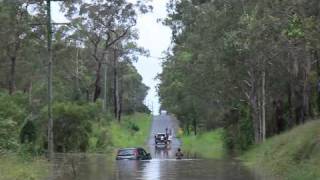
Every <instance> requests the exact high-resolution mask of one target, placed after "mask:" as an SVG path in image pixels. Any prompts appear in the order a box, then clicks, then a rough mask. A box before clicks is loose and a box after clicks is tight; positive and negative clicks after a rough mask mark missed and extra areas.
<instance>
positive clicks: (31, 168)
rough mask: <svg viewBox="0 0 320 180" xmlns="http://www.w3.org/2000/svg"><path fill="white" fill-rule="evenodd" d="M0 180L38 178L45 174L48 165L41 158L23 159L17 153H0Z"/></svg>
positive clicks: (35, 179)
mask: <svg viewBox="0 0 320 180" xmlns="http://www.w3.org/2000/svg"><path fill="white" fill-rule="evenodd" d="M0 162H1V163H0V180H40V179H43V178H45V177H46V176H47V174H48V165H47V163H46V162H45V160H42V159H36V158H33V159H30V160H28V161H27V160H23V159H21V158H20V157H19V156H17V155H13V154H3V155H0Z"/></svg>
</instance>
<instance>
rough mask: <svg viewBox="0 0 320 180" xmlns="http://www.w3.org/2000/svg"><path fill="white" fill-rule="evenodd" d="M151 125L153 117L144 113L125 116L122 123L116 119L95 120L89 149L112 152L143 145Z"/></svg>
mask: <svg viewBox="0 0 320 180" xmlns="http://www.w3.org/2000/svg"><path fill="white" fill-rule="evenodd" d="M150 127H151V117H150V115H148V114H143V113H135V114H131V115H127V116H124V117H123V120H122V121H121V122H120V123H119V122H116V120H113V121H108V122H106V121H100V122H95V123H93V125H92V133H91V134H90V141H89V142H90V149H89V150H90V151H91V152H112V151H113V150H115V149H117V148H123V147H138V146H142V145H144V144H145V141H146V140H147V137H149V132H150Z"/></svg>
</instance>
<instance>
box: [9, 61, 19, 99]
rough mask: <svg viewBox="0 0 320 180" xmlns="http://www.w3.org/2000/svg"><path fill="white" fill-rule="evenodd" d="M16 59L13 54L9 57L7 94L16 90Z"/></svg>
mask: <svg viewBox="0 0 320 180" xmlns="http://www.w3.org/2000/svg"><path fill="white" fill-rule="evenodd" d="M16 59H17V58H16V56H15V55H14V56H12V57H11V58H10V79H9V94H13V93H14V91H15V90H16Z"/></svg>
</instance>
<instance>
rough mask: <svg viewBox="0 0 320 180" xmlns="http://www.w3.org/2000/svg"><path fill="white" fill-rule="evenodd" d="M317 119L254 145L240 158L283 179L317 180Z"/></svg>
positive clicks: (319, 149) (319, 124)
mask: <svg viewBox="0 0 320 180" xmlns="http://www.w3.org/2000/svg"><path fill="white" fill-rule="evenodd" d="M319 133H320V121H319V120H317V121H314V122H309V123H307V124H305V125H301V126H299V127H296V128H294V129H292V130H290V131H289V132H286V133H284V134H281V135H278V136H274V137H272V138H270V139H268V140H267V141H266V142H265V143H262V144H260V145H256V147H254V148H252V149H251V150H250V151H248V152H246V153H245V154H244V155H243V156H242V157H241V159H242V160H244V161H245V162H246V163H247V165H248V166H250V167H252V168H254V169H255V168H257V169H258V170H259V169H260V170H261V169H262V170H266V171H267V172H268V173H270V174H272V175H275V176H280V177H281V178H282V179H292V180H295V179H296V180H298V179H310V180H311V179H319V178H320V173H319V167H320V143H319Z"/></svg>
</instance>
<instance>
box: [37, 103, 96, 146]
mask: <svg viewBox="0 0 320 180" xmlns="http://www.w3.org/2000/svg"><path fill="white" fill-rule="evenodd" d="M96 108H98V107H97V105H96V104H93V103H92V104H91V103H89V104H77V103H72V102H65V103H55V104H54V105H53V118H54V121H53V122H54V125H53V132H54V142H55V148H56V151H57V152H70V151H76V152H78V151H82V152H83V151H86V149H87V148H88V146H89V134H90V133H91V122H93V121H95V119H96V118H97V117H98V116H97V115H95V114H94V113H95V112H96ZM46 115H47V108H45V109H44V110H43V112H42V118H43V119H46V118H44V117H46ZM43 123H44V127H46V123H47V121H43ZM44 132H46V131H44Z"/></svg>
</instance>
